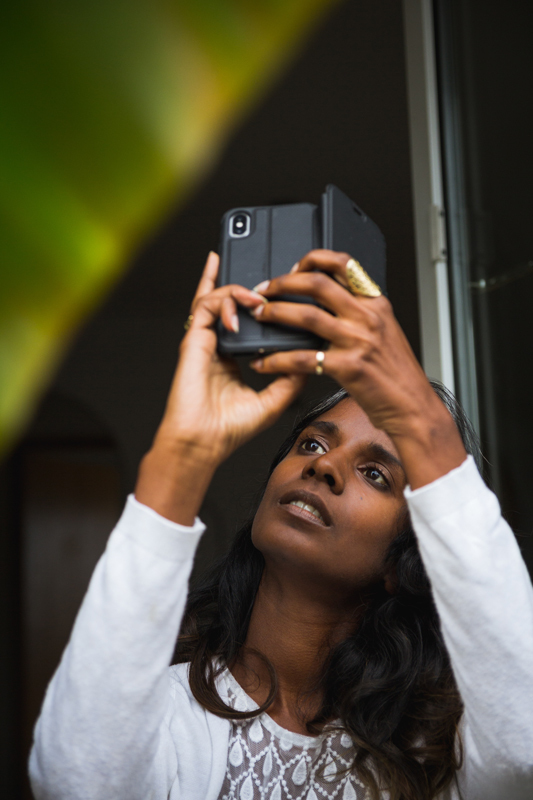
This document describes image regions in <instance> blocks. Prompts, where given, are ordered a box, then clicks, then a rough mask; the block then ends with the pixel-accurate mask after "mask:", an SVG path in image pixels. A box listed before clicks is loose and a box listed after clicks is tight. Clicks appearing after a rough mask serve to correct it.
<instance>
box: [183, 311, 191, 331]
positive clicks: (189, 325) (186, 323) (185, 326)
mask: <svg viewBox="0 0 533 800" xmlns="http://www.w3.org/2000/svg"><path fill="white" fill-rule="evenodd" d="M192 321H193V315H192V314H189V316H188V317H187V319H186V320H185V322H184V323H183V328H184V330H186V331H188V330H189V328H190V327H191V325H192Z"/></svg>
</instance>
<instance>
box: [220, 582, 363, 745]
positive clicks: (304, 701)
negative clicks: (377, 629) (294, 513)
mask: <svg viewBox="0 0 533 800" xmlns="http://www.w3.org/2000/svg"><path fill="white" fill-rule="evenodd" d="M344 601H345V602H342V598H340V597H338V595H337V594H336V595H335V597H333V596H332V592H331V591H330V592H327V593H326V592H321V591H319V590H318V589H317V587H316V586H315V587H313V588H312V590H311V588H310V587H309V586H301V585H296V584H295V582H294V581H281V580H279V579H277V578H275V577H273V576H271V575H270V574H269V573H268V571H267V569H266V568H265V574H264V575H263V579H262V581H261V585H260V587H259V590H258V593H257V597H256V600H255V603H254V607H253V610H252V615H251V618H250V624H249V626H248V633H247V636H246V642H245V647H244V648H243V649H242V650H241V653H240V655H239V659H238V661H237V662H236V663H235V664H234V665H233V666H232V673H233V675H234V676H235V678H236V680H237V681H238V682H239V684H240V685H241V686H242V688H243V689H244V691H245V692H246V693H247V694H248V695H249V696H250V697H252V698H253V699H254V700H255V702H256V703H258V704H262V703H264V702H265V700H266V699H267V697H268V694H269V691H270V686H271V680H270V673H269V671H268V668H267V666H266V664H265V662H264V661H263V660H261V658H259V657H257V656H256V655H255V653H254V651H255V652H258V653H260V654H261V655H262V656H264V657H265V658H266V659H268V661H269V662H270V663H271V664H272V666H273V667H274V669H275V672H276V675H277V679H278V691H277V694H276V697H275V699H274V701H273V703H272V705H271V706H270V707H269V709H268V714H269V715H270V716H271V717H272V718H273V719H274V720H275V721H276V722H277V723H278V724H279V725H281V726H282V727H284V728H287V729H288V730H292V731H294V732H296V733H304V734H305V733H307V730H306V728H305V723H306V722H307V721H308V720H310V719H312V718H313V717H314V716H315V714H316V713H317V712H318V711H319V709H320V706H321V704H322V699H323V694H322V691H321V690H320V689H319V688H317V682H318V678H319V675H320V672H321V670H322V668H323V666H324V662H325V660H326V658H327V656H328V654H329V652H330V651H331V648H332V647H334V646H335V645H336V644H338V643H339V642H340V641H342V640H343V639H345V638H346V637H347V636H348V635H349V634H350V633H352V632H353V631H354V629H355V628H356V627H357V624H358V621H359V620H360V618H361V613H362V602H359V601H356V600H354V598H353V596H352V597H351V598H350V599H349V602H347V601H346V598H344Z"/></svg>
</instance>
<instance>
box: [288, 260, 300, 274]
mask: <svg viewBox="0 0 533 800" xmlns="http://www.w3.org/2000/svg"><path fill="white" fill-rule="evenodd" d="M299 266H300V262H299V261H297V262H296V264H295V265H294V267H291V271H290V273H289V275H292V273H293V272H296V270H297V269H298V267H299Z"/></svg>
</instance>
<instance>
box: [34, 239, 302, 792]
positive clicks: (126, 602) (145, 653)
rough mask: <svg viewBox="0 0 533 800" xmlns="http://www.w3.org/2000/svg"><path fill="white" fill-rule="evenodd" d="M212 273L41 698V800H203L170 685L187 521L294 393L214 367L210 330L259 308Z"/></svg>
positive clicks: (206, 748)
mask: <svg viewBox="0 0 533 800" xmlns="http://www.w3.org/2000/svg"><path fill="white" fill-rule="evenodd" d="M217 266H218V257H217V256H216V255H215V254H211V255H210V257H209V258H208V261H207V264H206V268H205V271H204V275H203V277H202V280H201V282H200V285H199V288H198V292H197V295H196V297H195V299H194V302H193V306H192V309H191V311H192V314H193V317H194V318H193V322H192V325H191V327H190V329H189V331H188V333H187V334H186V336H185V337H184V339H183V341H182V343H181V347H180V358H179V363H178V367H177V370H176V375H175V377H174V381H173V384H172V389H171V392H170V396H169V400H168V404H167V408H166V411H165V415H164V418H163V421H162V423H161V425H160V427H159V429H158V431H157V434H156V437H155V439H154V443H153V446H152V448H151V449H150V451H149V453H148V454H147V455H146V456H145V458H144V459H143V462H142V465H141V468H140V471H139V479H138V483H137V487H136V490H135V495H136V498H133V497H131V498H130V499H129V501H128V504H127V506H126V510H125V512H124V514H123V516H122V518H121V520H120V522H119V524H118V525H117V527H116V529H115V531H114V532H113V534H112V535H111V537H110V540H109V543H108V546H107V548H106V552H105V554H104V555H103V556H102V558H101V560H100V562H99V563H98V565H97V567H96V570H95V573H94V575H93V577H92V580H91V584H90V587H89V590H88V593H87V595H86V597H85V599H84V602H83V605H82V607H81V609H80V612H79V614H78V617H77V620H76V623H75V626H74V630H73V633H72V637H71V640H70V642H69V645H68V647H67V649H66V651H65V653H64V655H63V658H62V660H61V664H60V666H59V668H58V670H57V672H56V674H55V676H54V678H53V680H52V683H51V685H50V686H49V688H48V691H47V695H46V699H45V702H44V705H43V710H42V713H41V717H40V719H39V721H38V723H37V726H36V731H35V744H34V748H33V751H32V755H31V761H30V774H31V780H32V786H33V790H34V794H35V797H36V798H37V800H109V798H114V800H147V798H152V800H167V798H169V797H172V798H174V797H179V798H185V797H187V798H189V797H193V796H194V797H198V798H200V797H201V798H202V799H203V798H204V797H205V796H207V795H206V794H205V792H204V789H205V790H206V791H207V787H208V786H209V785H210V780H211V778H210V774H211V773H210V761H212V758H211V757H212V749H213V747H214V744H213V742H212V741H210V738H209V731H207V730H206V729H205V719H204V717H203V716H202V714H201V713H200V715H199V713H198V707H197V706H196V704H195V703H194V702H193V701H192V699H191V698H190V696H189V695H188V693H187V691H186V690H184V688H183V687H181V686H179V685H172V684H171V681H170V678H169V674H168V665H169V663H170V659H171V657H172V653H173V649H174V644H175V641H176V637H177V634H178V630H179V626H180V622H181V617H182V614H183V610H184V606H185V601H186V596H187V583H188V578H189V574H190V571H191V567H192V560H193V556H194V551H195V548H196V545H197V543H198V540H199V538H200V536H201V533H202V531H203V525H202V524H201V522H200V521H199V520H198V519H195V518H196V515H197V512H198V509H199V508H200V505H201V503H202V499H203V497H204V494H205V492H206V490H207V487H208V485H209V482H210V480H211V477H212V475H213V473H214V471H215V469H216V467H217V466H218V465H219V464H220V462H221V461H222V460H223V459H224V458H226V457H227V456H228V455H229V454H230V453H231V452H233V450H235V448H237V447H238V446H239V445H240V444H241V443H243V442H244V441H246V440H247V439H248V438H250V437H251V436H253V434H254V433H256V432H257V431H259V430H261V429H262V428H264V427H266V426H267V425H269V424H271V423H272V422H274V420H275V419H276V418H277V417H278V416H279V414H280V413H281V412H282V411H283V409H284V408H285V407H286V406H287V405H288V404H289V403H290V402H291V400H292V399H293V397H295V395H296V394H297V392H298V391H299V389H300V388H301V387H302V385H303V382H304V378H303V377H302V376H296V377H291V376H288V377H286V376H283V377H282V378H280V379H278V380H276V381H274V382H273V383H272V384H270V386H269V387H268V388H267V389H265V390H264V391H263V392H259V393H256V392H254V391H253V390H252V389H250V388H249V387H246V386H244V385H243V384H242V383H241V381H240V378H239V375H238V371H237V368H236V366H235V364H234V363H233V362H231V361H229V360H223V359H220V358H219V357H218V355H217V352H216V334H215V331H214V324H215V322H216V320H217V319H218V318H219V317H221V318H222V320H223V323H224V324H225V325H226V326H227V327H231V326H232V325H233V318H234V315H235V311H236V303H237V302H238V303H240V304H242V305H244V306H246V307H248V308H253V307H255V306H257V305H259V304H262V303H263V300H262V299H261V298H260V297H259V296H258V295H257V294H255V293H253V292H250V291H249V290H247V289H244V288H242V287H238V286H229V287H224V288H221V289H215V288H214V281H215V277H216V272H217ZM202 725H203V726H204V727H203V728H202ZM170 727H172V730H173V734H172V735H171V734H170ZM176 731H177V732H176ZM194 736H196V739H194ZM180 737H181V741H182V744H183V747H182V748H181V750H180V753H181V755H182V756H183V753H184V752H185V753H187V752H189V751H188V750H187V747H189V745H188V738H189V737H193V741H196V742H197V743H198V741H201V743H202V748H203V749H202V752H201V753H198V754H197V757H198V758H202V759H203V760H204V762H205V763H203V765H202V768H201V769H199V770H198V775H197V780H195V786H196V788H195V789H194V792H195V794H191V791H192V789H191V788H190V786H189V788H188V785H187V784H186V783H185V785H184V786H182V785H181V782H183V780H184V778H183V771H184V765H183V764H180V763H178V760H179V756H180V753H178V752H177V750H179V747H177V745H176V740H177V738H178V739H180ZM188 760H189V761H191V759H188ZM185 767H186V768H189V771H190V767H191V764H190V763H187V764H186V765H185ZM185 771H186V770H185ZM215 782H216V781H215Z"/></svg>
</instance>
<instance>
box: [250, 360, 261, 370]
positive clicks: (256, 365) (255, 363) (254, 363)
mask: <svg viewBox="0 0 533 800" xmlns="http://www.w3.org/2000/svg"><path fill="white" fill-rule="evenodd" d="M250 366H251V368H252V369H261V368H262V366H263V359H262V358H256V359H255V361H250Z"/></svg>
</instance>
